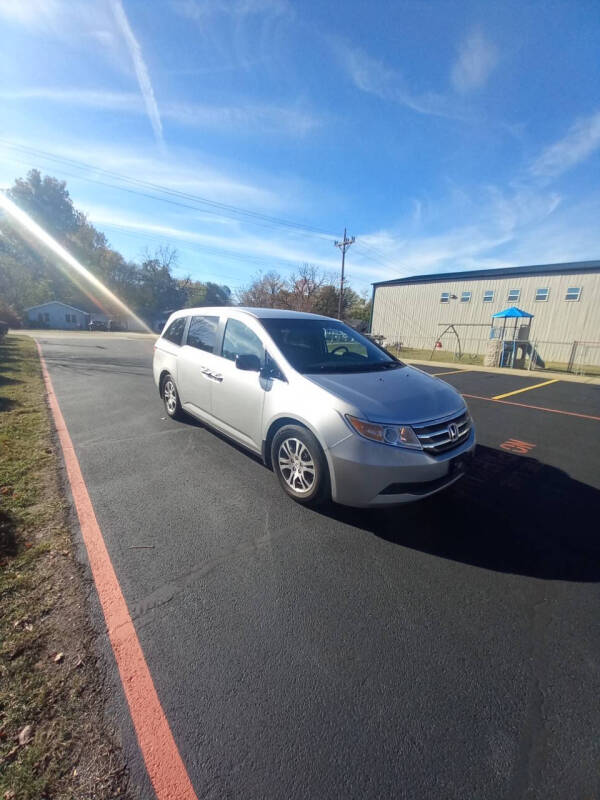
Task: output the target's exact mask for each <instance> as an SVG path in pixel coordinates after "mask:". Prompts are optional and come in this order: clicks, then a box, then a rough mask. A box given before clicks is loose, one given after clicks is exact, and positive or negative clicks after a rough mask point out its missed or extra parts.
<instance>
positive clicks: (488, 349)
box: [371, 331, 600, 376]
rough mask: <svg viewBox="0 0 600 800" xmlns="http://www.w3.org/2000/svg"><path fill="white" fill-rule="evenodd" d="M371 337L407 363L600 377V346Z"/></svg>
mask: <svg viewBox="0 0 600 800" xmlns="http://www.w3.org/2000/svg"><path fill="white" fill-rule="evenodd" d="M371 335H372V337H373V338H374V339H375V340H376V341H379V342H380V343H381V344H382V345H383V347H385V348H386V349H387V350H389V351H390V352H391V353H393V354H394V355H396V356H398V357H399V358H404V359H415V360H419V361H447V362H450V363H457V364H464V365H468V364H475V365H480V366H490V367H492V366H494V367H512V368H515V369H522V370H527V371H536V372H539V371H542V372H543V371H550V372H568V373H572V374H575V375H592V376H594V375H598V376H600V342H577V341H574V342H555V341H544V340H538V339H531V340H528V339H522V340H519V339H517V340H514V341H513V340H502V339H490V338H489V336H485V337H483V336H464V337H463V336H459V337H458V338H457V337H456V336H454V335H450V334H446V335H445V336H443V337H442V338H441V339H438V340H433V341H432V339H431V338H429V337H425V336H412V335H411V336H407V337H406V338H402V336H401V335H399V336H397V337H394V338H393V339H389V338H386V337H384V336H378V335H377V332H376V331H374V332H373V334H371Z"/></svg>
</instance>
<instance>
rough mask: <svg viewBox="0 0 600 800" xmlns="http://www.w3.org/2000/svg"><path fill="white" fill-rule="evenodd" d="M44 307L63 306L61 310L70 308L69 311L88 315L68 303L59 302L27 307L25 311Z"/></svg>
mask: <svg viewBox="0 0 600 800" xmlns="http://www.w3.org/2000/svg"><path fill="white" fill-rule="evenodd" d="M45 306H63V308H70V309H71V311H78V312H79V313H80V314H88V313H89V312H88V311H84V310H83V309H81V308H75V306H70V305H69V304H68V303H63V302H62V301H61V300H48V302H47V303H40V304H39V306H29V308H26V309H25V311H33V310H34V309H37V308H44V307H45Z"/></svg>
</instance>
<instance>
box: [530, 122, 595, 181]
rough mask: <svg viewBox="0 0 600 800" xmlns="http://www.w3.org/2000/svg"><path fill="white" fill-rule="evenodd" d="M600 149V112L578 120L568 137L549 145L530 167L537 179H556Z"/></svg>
mask: <svg viewBox="0 0 600 800" xmlns="http://www.w3.org/2000/svg"><path fill="white" fill-rule="evenodd" d="M598 147H600V111H596V113H594V114H592V115H591V116H589V117H585V118H583V119H579V120H577V122H575V123H574V124H573V125H572V126H571V128H570V129H569V131H568V133H567V135H566V136H564V137H563V138H562V139H559V140H558V141H557V142H554V144H551V145H549V146H548V147H547V148H546V149H545V150H544V151H543V152H542V154H541V155H540V156H539V158H537V159H536V160H535V161H534V162H533V164H532V165H531V167H530V172H531V174H532V175H534V176H535V177H536V178H556V177H558V176H559V175H562V173H563V172H566V171H567V170H569V169H571V168H572V167H574V166H576V165H577V164H579V163H581V162H582V161H585V159H586V158H589V156H591V155H592V153H593V152H594V151H595V150H597V149H598Z"/></svg>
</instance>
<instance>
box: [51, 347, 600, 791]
mask: <svg viewBox="0 0 600 800" xmlns="http://www.w3.org/2000/svg"><path fill="white" fill-rule="evenodd" d="M38 339H39V341H40V343H41V346H42V350H43V354H44V357H45V359H46V362H47V365H48V369H49V372H50V376H51V379H52V381H53V384H54V389H55V392H56V395H57V398H58V401H59V403H60V406H61V409H62V412H63V415H64V417H65V421H66V424H67V426H68V429H69V432H70V434H71V438H72V440H73V444H74V447H75V451H76V454H77V456H78V459H79V462H80V465H81V469H82V472H83V475H84V478H85V481H86V484H87V487H88V491H89V494H90V497H91V500H92V503H93V506H94V509H95V512H96V517H97V519H98V522H99V525H100V528H101V530H102V533H103V536H104V539H105V541H106V545H107V548H108V551H109V554H110V558H111V560H112V563H113V565H114V568H115V571H116V574H117V577H118V580H119V583H120V585H121V588H122V591H123V594H124V596H125V599H126V602H127V605H128V608H129V611H130V614H131V616H132V618H133V620H134V624H135V628H136V631H137V633H138V637H139V640H140V642H141V645H142V648H143V651H144V655H145V657H146V661H147V663H148V666H149V668H150V671H151V674H152V678H153V680H154V684H155V686H156V689H157V692H158V695H159V697H160V700H161V703H162V706H163V709H164V711H165V714H166V716H167V719H168V721H169V724H170V727H171V730H172V732H173V736H174V738H175V741H176V743H177V746H178V748H179V751H180V753H181V756H182V759H183V761H184V763H185V766H186V768H187V771H188V773H189V776H190V778H191V781H192V783H193V786H194V789H195V791H196V794H197V796H198V797H202V798H223V797H231V798H319V799H321V798H340V797H344V798H381V797H389V798H411V800H414V799H415V798H432V797H436V798H444V800H446V799H447V798H461V800H464V798H478V799H481V800H483V799H484V798H511V799H512V798H515V799H516V798H544V800H549V798H570V799H571V798H593V797H599V796H600V773H599V771H598V764H599V763H600V737H598V730H600V706H599V704H598V701H597V698H598V697H599V696H600V614H599V613H598V608H599V601H600V590H599V585H600V537H599V535H598V528H599V524H598V520H599V517H600V513H599V512H600V386H598V385H588V384H578V383H567V382H565V381H558V382H555V383H546V385H544V386H539V388H531V387H533V386H536V385H537V384H541V383H544V382H545V381H546V380H547V379H545V378H544V377H543V376H541V377H540V375H534V376H529V375H526V376H521V375H518V376H512V375H504V374H489V373H482V372H475V371H468V370H466V371H456V369H458V368H450V367H449V368H448V369H444V368H440V367H426V368H425V369H426V370H427V371H428V372H432V373H436V374H439V375H440V376H441V377H444V376H445V379H446V380H448V381H449V382H450V383H452V384H453V385H454V386H456V387H457V388H458V389H459V390H460V391H461V392H462V393H463V394H464V395H465V397H466V398H467V402H468V403H469V406H470V409H471V412H472V415H473V417H474V419H475V421H476V425H477V432H478V442H479V445H478V450H477V454H476V459H475V463H474V466H473V470H472V472H471V474H470V475H469V476H468V477H467V478H465V479H464V480H463V481H461V482H460V483H458V484H456V485H454V486H453V487H451V488H450V489H449V490H448V491H446V492H444V493H441V494H439V495H437V496H435V497H433V498H430V499H429V500H426V501H424V502H422V503H419V504H415V505H411V506H405V507H402V508H396V509H392V510H385V511H383V510H382V511H377V512H374V511H370V510H356V509H347V508H339V507H338V508H335V507H332V508H328V509H326V510H325V511H323V512H317V511H312V510H308V509H305V508H301V507H300V506H297V505H296V504H294V503H293V502H291V501H289V500H288V499H287V498H286V497H285V496H284V495H283V493H282V492H281V490H280V489H279V487H278V485H277V482H276V480H275V478H274V476H273V475H272V473H271V472H269V471H268V470H267V469H266V468H265V467H264V466H263V465H262V464H261V463H260V462H259V461H258V460H257V459H255V458H253V457H252V456H250V455H248V454H246V453H245V452H244V451H242V450H240V449H239V448H237V447H236V446H233V445H232V444H230V443H229V442H227V441H226V440H224V439H223V438H221V437H220V436H218V435H216V434H214V433H212V432H210V431H209V430H207V429H205V428H203V427H202V426H200V425H196V424H194V423H193V422H191V421H190V422H189V423H176V422H173V421H172V420H170V419H167V418H166V417H165V413H164V410H163V406H162V403H161V400H160V398H159V396H158V393H157V391H156V389H155V387H154V384H153V381H152V374H151V360H152V344H153V343H152V341H151V340H150V339H144V338H135V337H131V338H128V337H127V336H121V337H111V336H110V335H103V334H98V335H97V336H77V335H68V334H66V335H57V334H54V335H52V336H46V335H44V334H40V336H39V337H38ZM442 373H443V375H442ZM523 389H526V391H520V390H523ZM494 397H496V398H500V399H498V400H493V399H491V398H494ZM91 599H92V605H93V606H94V613H95V614H96V616H97V623H98V626H99V630H100V629H101V626H102V623H101V619H100V615H99V611H98V609H97V608H96V607H95V601H94V599H93V593H91ZM98 643H99V648H100V649H101V650H103V651H104V654H105V656H106V661H107V665H108V669H109V676H108V682H109V685H112V686H113V687H114V688H115V691H114V698H113V701H112V703H111V709H110V710H111V713H112V714H114V716H115V719H116V721H117V723H118V725H119V727H120V729H121V731H122V735H123V741H124V747H125V752H126V756H127V759H128V763H129V766H130V769H131V774H132V783H133V785H134V786H136V787H137V791H138V792H139V796H140V797H143V798H150V797H152V796H153V792H152V788H151V786H150V784H149V781H148V778H147V776H146V773H145V769H144V764H143V761H142V759H141V756H140V753H139V751H138V748H137V745H136V740H135V735H134V732H133V729H132V726H131V722H130V720H129V715H128V712H127V707H126V704H125V702H124V700H123V697H122V694H121V692H120V690H119V688H118V687H119V682H118V675H117V673H116V669H115V668H114V667H113V666H111V665H112V661H111V655H110V652H109V649H108V644H107V641H106V640H105V638H104V637H103V636H102V635H99V640H98Z"/></svg>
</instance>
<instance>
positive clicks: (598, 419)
mask: <svg viewBox="0 0 600 800" xmlns="http://www.w3.org/2000/svg"><path fill="white" fill-rule="evenodd" d="M463 397H468V398H470V399H472V400H487V401H488V402H490V403H504V405H505V406H519V407H520V408H533V409H535V410H536V411H549V412H550V413H551V414H566V415H567V416H568V417H580V418H581V419H593V420H596V422H600V417H594V416H592V414H578V413H577V412H576V411H560V410H559V409H558V408H544V407H543V406H530V405H527V403H513V402H511V401H510V400H494V398H493V397H479V395H476V394H463Z"/></svg>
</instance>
